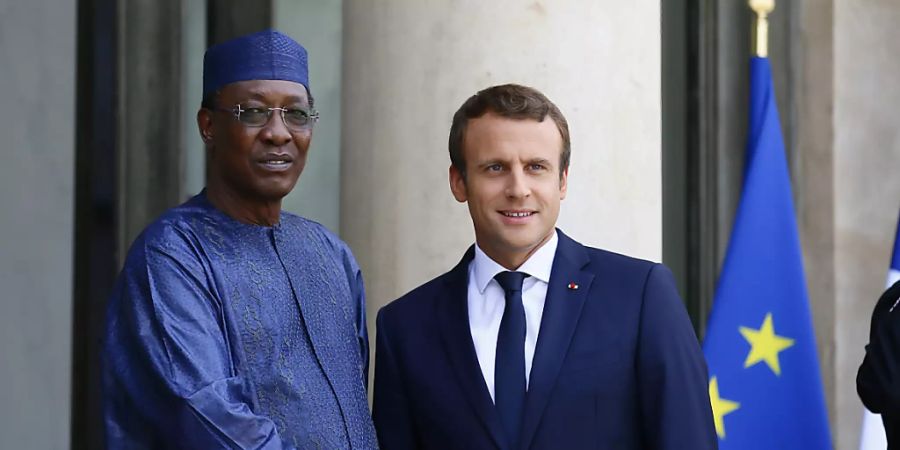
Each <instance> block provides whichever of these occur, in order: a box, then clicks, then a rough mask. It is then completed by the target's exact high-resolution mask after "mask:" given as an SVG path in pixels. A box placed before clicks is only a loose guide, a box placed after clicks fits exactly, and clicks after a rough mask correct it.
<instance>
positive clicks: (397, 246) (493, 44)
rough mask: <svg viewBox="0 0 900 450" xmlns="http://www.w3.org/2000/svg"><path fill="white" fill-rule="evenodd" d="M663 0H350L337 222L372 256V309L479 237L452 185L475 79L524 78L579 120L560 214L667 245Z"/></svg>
mask: <svg viewBox="0 0 900 450" xmlns="http://www.w3.org/2000/svg"><path fill="white" fill-rule="evenodd" d="M659 14H660V4H659V2H658V1H649V0H640V1H636V2H627V3H624V2H616V1H611V0H603V1H594V2H584V1H580V0H560V1H552V2H551V1H528V2H526V1H516V0H501V1H494V2H479V1H475V0H463V1H449V0H439V1H433V2H409V1H402V0H385V1H380V2H370V1H366V0H346V1H345V2H344V27H343V28H344V68H343V74H344V75H343V93H344V94H343V121H342V124H343V142H342V156H341V235H342V237H343V238H344V239H345V240H346V241H347V242H348V243H349V244H350V246H351V247H352V249H353V251H354V252H355V254H356V256H357V259H359V262H360V264H361V266H362V268H363V270H364V275H365V277H366V283H367V292H368V295H369V319H370V326H371V327H373V329H372V331H371V332H372V333H374V323H373V321H374V319H375V312H376V311H377V310H378V309H379V308H380V307H381V306H383V305H384V304H386V303H388V302H389V301H391V300H393V299H395V298H396V297H398V296H399V295H401V294H403V293H405V292H407V291H408V290H410V289H412V288H414V287H415V286H417V285H419V284H421V283H423V282H425V281H427V280H429V279H431V278H432V277H434V276H436V275H439V274H440V273H442V272H444V271H446V270H448V269H450V268H451V267H452V266H453V265H454V264H455V263H456V262H457V261H458V260H459V258H460V257H461V256H462V254H463V252H464V251H465V250H466V248H467V247H468V246H469V245H470V244H471V243H472V242H473V241H474V233H473V231H472V225H471V221H470V220H469V217H468V212H467V209H466V206H465V205H462V204H459V203H457V202H456V201H455V200H454V199H453V198H452V197H451V195H450V190H449V186H448V181H447V177H448V168H449V166H450V159H449V156H448V150H447V136H448V133H449V130H450V121H451V118H452V115H453V113H454V112H455V111H456V109H457V108H458V107H459V106H460V105H461V104H462V102H463V101H464V100H465V99H466V98H468V97H469V96H471V95H472V94H474V93H475V92H476V91H478V90H480V89H482V88H485V87H488V86H491V85H495V84H501V83H507V82H516V83H521V84H526V85H530V86H533V87H535V88H537V89H539V90H541V91H543V92H544V93H545V94H547V96H548V97H550V99H552V100H553V101H554V102H555V103H556V104H557V105H558V106H559V107H560V109H561V110H562V111H563V113H564V114H565V115H566V117H567V119H568V120H569V125H570V129H571V133H572V163H571V169H570V172H569V195H568V198H567V199H566V200H565V201H564V202H563V206H562V213H561V217H560V226H561V228H562V229H563V230H565V231H566V232H567V233H568V234H570V235H571V236H573V237H574V238H576V239H578V240H580V241H581V242H583V243H586V244H590V245H594V246H600V247H604V248H608V249H611V250H614V251H619V252H625V253H629V254H632V255H635V256H639V257H643V258H649V259H652V260H659V259H660V257H661V254H662V242H661V241H662V238H661V220H662V219H661V210H662V208H661V188H662V187H661V182H660V179H661V165H660V146H661V145H660V142H661V140H660V114H661V112H660V19H659Z"/></svg>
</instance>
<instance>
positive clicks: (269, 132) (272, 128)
mask: <svg viewBox="0 0 900 450" xmlns="http://www.w3.org/2000/svg"><path fill="white" fill-rule="evenodd" d="M259 137H260V139H262V140H263V142H265V143H266V144H269V145H271V146H273V147H281V146H283V145H285V144H287V143H288V142H291V139H292V137H291V132H290V130H288V129H287V126H286V125H285V123H284V118H283V117H282V115H281V111H273V114H272V116H271V117H269V121H268V122H266V125H265V126H264V127H263V129H262V130H260V132H259Z"/></svg>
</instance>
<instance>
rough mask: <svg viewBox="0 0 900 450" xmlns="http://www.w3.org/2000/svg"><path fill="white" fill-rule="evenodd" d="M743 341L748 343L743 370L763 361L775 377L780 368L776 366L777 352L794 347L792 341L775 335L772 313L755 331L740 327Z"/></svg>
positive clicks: (767, 315)
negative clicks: (747, 352) (748, 350)
mask: <svg viewBox="0 0 900 450" xmlns="http://www.w3.org/2000/svg"><path fill="white" fill-rule="evenodd" d="M740 331H741V334H742V335H743V336H744V339H746V340H747V342H749V343H750V353H749V354H747V360H746V361H744V368H745V369H746V368H748V367H750V366H752V365H754V364H756V363H758V362H760V361H765V362H766V364H768V366H769V368H770V369H772V372H775V375H776V376H780V375H781V366H780V365H779V364H778V352H780V351H782V350H784V349H786V348H788V347H790V346H792V345H794V340H793V339H789V338H786V337H782V336H778V335H777V334H775V327H774V326H773V325H772V313H768V314H766V318H765V319H764V320H763V323H762V326H761V327H760V328H759V329H758V330H755V329H753V328H748V327H740Z"/></svg>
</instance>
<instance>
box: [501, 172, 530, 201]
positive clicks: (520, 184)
mask: <svg viewBox="0 0 900 450" xmlns="http://www.w3.org/2000/svg"><path fill="white" fill-rule="evenodd" d="M507 181H508V184H507V186H506V196H507V197H508V198H527V197H528V196H529V195H531V187H530V186H529V185H528V177H527V175H526V174H525V171H524V170H523V169H522V168H521V167H519V168H515V169H513V170H510V171H509V177H508V178H507Z"/></svg>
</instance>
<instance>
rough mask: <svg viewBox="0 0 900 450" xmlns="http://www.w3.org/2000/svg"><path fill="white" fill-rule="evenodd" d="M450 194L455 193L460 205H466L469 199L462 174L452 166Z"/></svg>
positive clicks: (454, 195)
mask: <svg viewBox="0 0 900 450" xmlns="http://www.w3.org/2000/svg"><path fill="white" fill-rule="evenodd" d="M450 192H453V198H455V199H456V201H458V202H460V203H465V201H466V200H467V199H468V192H467V191H466V180H465V179H464V178H463V174H462V172H460V171H459V170H458V169H457V168H456V167H454V166H453V165H452V164H451V165H450Z"/></svg>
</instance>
